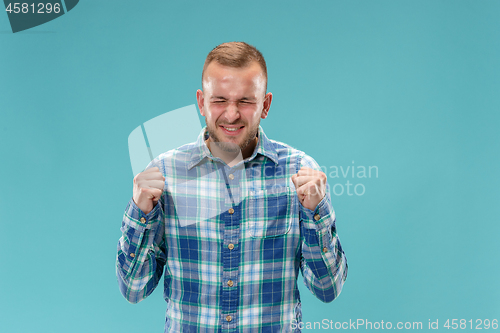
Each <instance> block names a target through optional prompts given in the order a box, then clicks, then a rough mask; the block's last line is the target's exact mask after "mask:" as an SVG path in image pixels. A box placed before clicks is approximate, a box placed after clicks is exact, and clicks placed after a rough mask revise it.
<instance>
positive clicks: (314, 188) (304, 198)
mask: <svg viewBox="0 0 500 333" xmlns="http://www.w3.org/2000/svg"><path fill="white" fill-rule="evenodd" d="M292 182H293V184H294V185H295V189H296V190H297V196H298V197H299V201H300V203H301V204H302V206H304V207H305V208H307V209H310V210H314V209H316V206H317V205H318V204H319V203H320V201H321V200H323V198H324V197H325V193H326V175H325V173H324V172H321V171H316V170H313V169H311V168H307V167H302V168H300V170H299V172H297V174H295V175H293V176H292Z"/></svg>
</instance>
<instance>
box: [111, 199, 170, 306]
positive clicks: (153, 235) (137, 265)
mask: <svg viewBox="0 0 500 333" xmlns="http://www.w3.org/2000/svg"><path fill="white" fill-rule="evenodd" d="M162 202H163V196H162V197H161V199H160V200H159V201H158V203H157V204H156V206H155V207H154V208H153V210H152V211H151V212H149V214H144V212H143V211H142V210H141V209H140V208H139V207H137V205H136V204H135V202H134V201H133V200H132V199H130V201H129V203H128V205H127V208H126V209H125V213H124V215H123V221H122V227H121V229H120V230H121V232H122V236H121V237H120V240H119V242H118V248H117V251H118V253H117V257H116V276H117V279H118V286H119V288H120V291H121V293H122V295H123V296H124V297H125V298H126V299H127V300H128V301H129V302H131V303H138V302H140V301H142V300H143V299H144V298H146V297H147V296H149V295H150V294H151V293H152V292H153V290H154V289H155V288H156V286H157V285H158V282H159V281H160V278H161V276H162V274H163V268H164V266H165V263H166V252H167V250H166V245H165V244H166V243H165V236H164V235H165V225H164V218H163V210H162V207H163V204H162Z"/></svg>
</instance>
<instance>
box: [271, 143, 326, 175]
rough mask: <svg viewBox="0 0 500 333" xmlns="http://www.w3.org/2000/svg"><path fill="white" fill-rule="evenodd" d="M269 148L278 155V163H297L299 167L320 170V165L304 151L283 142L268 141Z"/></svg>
mask: <svg viewBox="0 0 500 333" xmlns="http://www.w3.org/2000/svg"><path fill="white" fill-rule="evenodd" d="M268 143H269V147H270V148H271V149H273V150H274V152H275V153H276V154H277V159H278V163H282V162H289V161H296V163H298V165H300V166H301V167H302V166H305V167H309V168H311V169H316V170H319V169H320V167H319V165H318V163H317V162H316V161H315V160H314V158H312V157H311V156H309V155H307V154H306V153H305V152H304V151H302V150H300V149H297V148H294V147H292V146H291V145H289V144H286V143H284V142H281V141H277V140H272V139H268Z"/></svg>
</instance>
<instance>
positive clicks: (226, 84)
mask: <svg viewBox="0 0 500 333" xmlns="http://www.w3.org/2000/svg"><path fill="white" fill-rule="evenodd" d="M204 74H205V75H204V78H203V88H204V90H210V91H213V92H214V93H215V90H217V91H221V92H222V91H226V92H230V91H231V92H235V93H236V92H247V93H248V92H250V91H251V90H256V92H258V91H260V90H262V89H264V90H265V85H266V80H265V76H264V72H263V70H262V68H261V67H260V65H259V64H258V63H257V62H255V61H254V62H251V63H250V64H249V65H248V66H245V67H241V68H239V67H230V66H224V65H221V64H219V63H218V62H216V61H212V62H211V63H210V64H209V65H208V66H207V68H206V70H205V73H204Z"/></svg>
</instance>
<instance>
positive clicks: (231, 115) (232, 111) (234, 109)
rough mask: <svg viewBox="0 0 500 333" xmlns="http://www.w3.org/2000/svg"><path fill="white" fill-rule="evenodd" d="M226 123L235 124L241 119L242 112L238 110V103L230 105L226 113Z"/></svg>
mask: <svg viewBox="0 0 500 333" xmlns="http://www.w3.org/2000/svg"><path fill="white" fill-rule="evenodd" d="M225 118H226V121H227V122H228V123H230V124H232V123H234V122H235V121H237V120H238V119H239V118H240V111H239V110H238V103H237V102H231V103H229V105H228V107H227V109H226V112H225Z"/></svg>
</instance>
